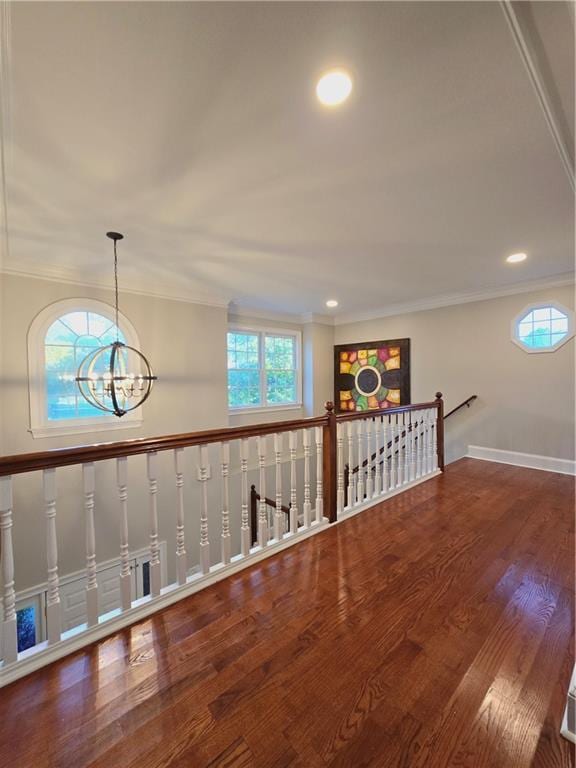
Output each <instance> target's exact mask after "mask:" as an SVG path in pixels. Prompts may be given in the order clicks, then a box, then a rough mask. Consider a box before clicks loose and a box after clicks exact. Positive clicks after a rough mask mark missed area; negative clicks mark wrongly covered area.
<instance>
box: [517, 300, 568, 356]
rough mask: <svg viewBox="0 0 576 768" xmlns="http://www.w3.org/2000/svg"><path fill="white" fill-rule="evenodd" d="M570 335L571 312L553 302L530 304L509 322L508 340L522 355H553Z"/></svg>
mask: <svg viewBox="0 0 576 768" xmlns="http://www.w3.org/2000/svg"><path fill="white" fill-rule="evenodd" d="M573 335H574V314H573V312H572V311H571V310H569V309H567V308H566V307H564V306H562V304H557V303H556V302H553V301H548V302H543V303H541V304H531V305H530V306H528V307H525V308H524V309H523V310H522V312H520V314H518V315H516V317H515V318H514V320H513V321H512V341H513V342H514V343H515V344H517V345H518V346H519V347H520V348H521V349H523V350H524V351H525V352H554V351H555V350H557V349H558V347H561V346H562V345H563V344H565V343H566V342H567V341H568V340H569V339H571V338H572V336H573Z"/></svg>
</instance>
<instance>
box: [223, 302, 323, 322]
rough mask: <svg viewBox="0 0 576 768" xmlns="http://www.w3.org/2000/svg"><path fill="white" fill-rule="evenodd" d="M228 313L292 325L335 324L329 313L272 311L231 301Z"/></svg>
mask: <svg viewBox="0 0 576 768" xmlns="http://www.w3.org/2000/svg"><path fill="white" fill-rule="evenodd" d="M228 314H229V315H232V316H234V317H239V318H243V317H253V318H255V319H258V320H270V321H271V322H278V323H292V324H294V325H308V324H309V323H319V324H320V325H330V326H333V325H335V318H334V317H331V316H330V315H321V314H318V313H316V312H302V313H290V312H272V311H269V310H263V309H255V308H254V309H253V308H251V307H249V306H248V305H245V304H242V305H239V304H235V303H234V302H231V303H230V305H229V307H228Z"/></svg>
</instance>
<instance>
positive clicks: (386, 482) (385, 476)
mask: <svg viewBox="0 0 576 768" xmlns="http://www.w3.org/2000/svg"><path fill="white" fill-rule="evenodd" d="M389 440H390V434H389V430H388V416H382V493H386V492H387V491H388V489H389V487H390V471H389V465H388V453H389V451H388V441H389Z"/></svg>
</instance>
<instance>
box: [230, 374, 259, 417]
mask: <svg viewBox="0 0 576 768" xmlns="http://www.w3.org/2000/svg"><path fill="white" fill-rule="evenodd" d="M228 404H229V405H230V407H231V408H243V407H244V408H245V407H248V406H258V405H261V404H262V403H261V401H260V372H259V371H246V370H231V371H228Z"/></svg>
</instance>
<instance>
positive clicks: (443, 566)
mask: <svg viewBox="0 0 576 768" xmlns="http://www.w3.org/2000/svg"><path fill="white" fill-rule="evenodd" d="M573 518H574V486H573V478H570V477H567V476H562V475H557V474H552V473H548V472H538V471H533V470H528V469H521V468H517V467H511V466H506V465H501V464H493V463H489V462H482V461H474V460H471V459H463V460H461V461H459V462H456V463H455V464H452V465H450V466H449V467H448V468H447V471H446V473H445V475H444V476H442V477H440V478H437V479H433V480H430V481H428V482H426V483H424V484H422V485H420V486H418V487H416V488H414V489H412V490H411V491H407V492H406V493H404V494H402V495H400V496H396V497H395V498H393V499H390V500H389V501H387V502H384V503H383V504H380V505H378V506H377V507H374V508H372V509H370V510H367V511H365V512H362V513H360V514H359V515H357V516H356V517H354V518H351V519H349V520H348V521H345V522H343V523H342V524H340V525H337V526H333V527H331V528H330V529H329V530H327V531H326V532H324V533H322V534H319V535H317V536H315V537H313V538H311V539H308V540H307V541H304V542H302V543H300V544H299V545H296V546H295V547H293V548H291V549H289V550H286V551H285V552H282V553H280V554H278V555H277V556H275V557H273V558H270V559H268V560H265V561H264V562H262V563H259V564H257V565H255V566H254V567H252V568H250V569H248V570H245V571H243V572H241V573H239V574H237V575H235V576H232V577H231V578H229V579H227V580H226V581H223V582H220V583H219V584H216V585H214V586H213V587H210V588H208V589H206V590H204V591H203V592H200V593H199V594H197V595H194V596H193V597H190V598H188V599H186V600H184V601H181V602H180V603H178V604H176V605H174V606H172V607H170V608H168V609H166V610H164V611H163V612H162V613H159V614H156V615H155V616H154V617H153V618H152V619H148V620H145V621H143V622H141V623H139V624H136V625H134V626H133V627H131V628H129V629H127V630H124V631H122V632H120V633H118V634H117V635H114V636H113V637H111V638H109V639H107V640H105V641H102V642H99V643H97V644H95V645H93V646H91V647H90V648H88V649H84V650H83V651H80V652H78V653H76V654H74V655H73V656H70V657H68V658H67V659H64V660H62V661H60V662H57V663H55V664H53V665H52V666H50V667H48V668H45V669H43V670H40V671H39V672H37V673H34V674H32V675H30V676H29V677H28V678H26V679H24V680H20V681H18V682H16V683H14V684H13V685H11V686H9V687H7V688H4V689H2V690H0V765H2V766H15V767H16V768H28V766H30V767H31V768H32V767H33V768H48V767H49V768H84V767H85V766H91V767H92V768H115V766H122V767H123V768H124V767H127V768H157V767H158V766H170V767H171V768H176V767H177V766H179V767H180V766H181V767H184V766H186V767H187V768H190V767H193V768H215V766H220V767H221V768H224V767H226V768H249V767H250V766H257V767H259V768H272V767H274V768H283V767H284V766H294V767H295V766H300V767H301V768H323V767H324V766H334V767H336V766H340V767H341V768H362V767H363V766H383V767H386V768H400V767H402V768H447V767H448V766H458V767H459V768H528V766H532V768H568V767H569V766H574V752H573V747H572V745H570V744H569V743H568V742H567V741H565V740H564V739H562V738H561V737H560V735H559V729H560V723H561V718H562V713H563V709H564V705H565V700H566V691H567V687H568V682H569V677H570V673H571V669H572V665H573V663H574V649H573V607H574V606H573V601H574V592H573V589H574V525H573V524H574V520H573Z"/></svg>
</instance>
